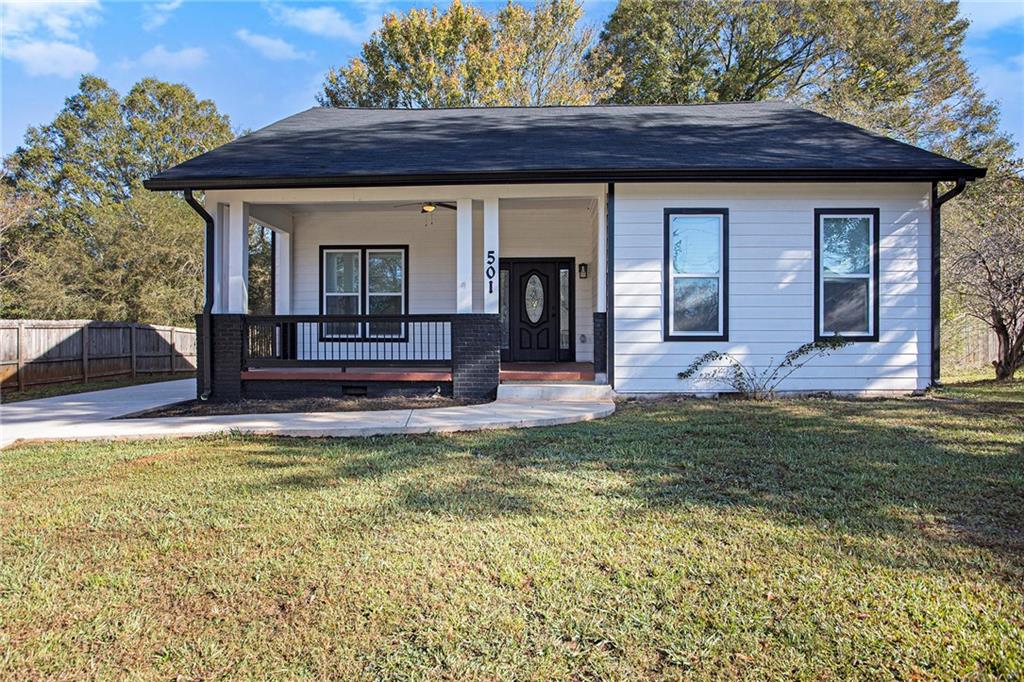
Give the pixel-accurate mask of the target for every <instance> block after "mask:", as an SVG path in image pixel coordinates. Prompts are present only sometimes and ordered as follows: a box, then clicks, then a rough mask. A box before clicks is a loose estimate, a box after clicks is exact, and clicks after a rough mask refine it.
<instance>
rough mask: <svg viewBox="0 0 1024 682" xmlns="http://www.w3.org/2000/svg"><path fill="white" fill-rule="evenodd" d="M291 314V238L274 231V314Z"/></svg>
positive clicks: (285, 233)
mask: <svg viewBox="0 0 1024 682" xmlns="http://www.w3.org/2000/svg"><path fill="white" fill-rule="evenodd" d="M291 312H292V236H291V235H290V234H288V233H287V232H282V231H280V230H274V314H275V315H291Z"/></svg>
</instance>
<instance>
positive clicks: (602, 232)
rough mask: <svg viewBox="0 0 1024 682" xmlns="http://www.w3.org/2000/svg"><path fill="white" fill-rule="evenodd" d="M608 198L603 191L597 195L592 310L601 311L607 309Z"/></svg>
mask: <svg viewBox="0 0 1024 682" xmlns="http://www.w3.org/2000/svg"><path fill="white" fill-rule="evenodd" d="M607 202H608V199H607V197H606V196H605V194H604V192H602V193H601V194H600V196H598V197H597V267H596V268H594V269H595V270H596V271H597V273H596V274H597V277H596V282H595V283H594V286H596V287H597V300H596V301H595V302H594V311H595V312H599V313H603V312H606V311H607V310H608V292H607V290H606V289H605V283H606V282H607V275H608V272H607V267H608V242H607V240H608V203H607Z"/></svg>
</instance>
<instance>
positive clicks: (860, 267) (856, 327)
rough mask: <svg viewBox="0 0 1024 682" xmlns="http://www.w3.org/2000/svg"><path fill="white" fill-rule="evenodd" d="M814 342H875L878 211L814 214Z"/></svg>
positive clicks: (826, 211) (876, 323)
mask: <svg viewBox="0 0 1024 682" xmlns="http://www.w3.org/2000/svg"><path fill="white" fill-rule="evenodd" d="M814 217H815V221H814V222H815V235H814V245H815V249H814V271H815V277H814V289H815V290H814V298H815V309H816V312H815V324H814V335H815V338H816V339H820V338H823V337H829V336H836V335H842V336H844V337H850V338H855V339H862V340H870V341H877V340H878V209H818V210H816V211H815V212H814Z"/></svg>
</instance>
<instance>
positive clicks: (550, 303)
mask: <svg viewBox="0 0 1024 682" xmlns="http://www.w3.org/2000/svg"><path fill="white" fill-rule="evenodd" d="M573 274H574V272H573V262H572V261H571V260H533V259H531V260H525V259H510V260H504V261H502V263H501V272H500V282H499V303H500V307H501V318H502V320H501V322H502V337H503V338H502V344H501V359H502V360H503V361H505V362H558V361H563V362H567V361H568V362H571V361H572V360H574V359H575V353H574V344H573V335H572V327H573V308H574V306H573V295H574V291H573V289H574V287H573Z"/></svg>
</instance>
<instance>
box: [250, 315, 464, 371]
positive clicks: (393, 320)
mask: <svg viewBox="0 0 1024 682" xmlns="http://www.w3.org/2000/svg"><path fill="white" fill-rule="evenodd" d="M453 317H454V316H453V315H246V316H245V317H244V327H243V330H242V338H243V347H244V352H245V355H244V357H243V366H246V367H301V366H329V367H345V366H355V365H359V366H371V365H406V366H424V367H425V366H437V365H440V366H448V365H450V364H451V360H452V318H453Z"/></svg>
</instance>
